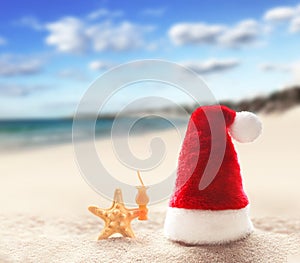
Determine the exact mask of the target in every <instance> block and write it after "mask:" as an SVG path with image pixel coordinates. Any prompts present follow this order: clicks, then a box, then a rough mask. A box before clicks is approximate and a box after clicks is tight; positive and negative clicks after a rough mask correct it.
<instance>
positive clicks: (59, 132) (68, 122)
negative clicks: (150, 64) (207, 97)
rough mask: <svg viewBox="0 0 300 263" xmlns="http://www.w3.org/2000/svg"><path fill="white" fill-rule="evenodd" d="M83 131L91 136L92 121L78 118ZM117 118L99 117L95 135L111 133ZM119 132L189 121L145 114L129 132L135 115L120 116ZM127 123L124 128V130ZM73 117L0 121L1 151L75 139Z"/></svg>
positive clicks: (83, 135) (140, 131)
mask: <svg viewBox="0 0 300 263" xmlns="http://www.w3.org/2000/svg"><path fill="white" fill-rule="evenodd" d="M79 121H80V122H81V123H80V127H82V128H81V131H80V134H81V136H80V139H81V140H88V139H90V133H89V132H88V131H87V130H88V129H87V127H89V125H90V121H87V120H84V119H83V120H79ZM114 121H115V119H114V118H104V119H98V120H97V121H96V125H95V138H100V137H108V136H111V131H112V127H113V123H114ZM118 122H119V126H120V127H121V129H119V134H122V133H124V135H125V134H128V133H129V134H130V135H135V134H144V133H147V132H153V131H159V130H165V129H174V126H176V127H181V126H184V125H186V124H187V119H185V118H174V117H172V118H168V120H166V119H163V118H161V117H145V118H141V119H139V120H138V121H137V122H136V123H135V124H134V125H133V126H132V128H131V129H130V131H128V129H127V126H128V125H127V124H128V123H129V122H133V117H122V118H120V119H118ZM122 123H123V124H124V125H123V126H124V130H123V129H122ZM72 126H73V120H72V119H21V120H0V152H1V151H13V150H20V149H28V148H32V147H41V146H45V145H56V144H62V143H67V142H72Z"/></svg>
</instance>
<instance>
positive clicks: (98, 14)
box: [87, 8, 124, 20]
mask: <svg viewBox="0 0 300 263" xmlns="http://www.w3.org/2000/svg"><path fill="white" fill-rule="evenodd" d="M123 14H124V13H123V11H121V10H115V11H111V10H108V9H106V8H100V9H98V10H96V11H93V12H91V13H89V14H88V15H87V19H89V20H96V19H98V18H103V17H110V18H113V17H120V16H123Z"/></svg>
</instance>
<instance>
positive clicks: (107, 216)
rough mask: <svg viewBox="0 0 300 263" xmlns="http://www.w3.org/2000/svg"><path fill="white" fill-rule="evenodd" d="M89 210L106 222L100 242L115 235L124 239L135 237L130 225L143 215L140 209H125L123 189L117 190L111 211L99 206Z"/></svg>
mask: <svg viewBox="0 0 300 263" xmlns="http://www.w3.org/2000/svg"><path fill="white" fill-rule="evenodd" d="M88 209H89V211H90V212H92V213H93V214H94V215H96V216H98V217H100V218H101V219H103V220H104V222H105V226H104V229H103V230H102V231H101V233H100V235H99V237H98V240H101V239H106V238H109V237H110V236H111V235H113V234H115V233H120V234H121V235H123V236H124V237H131V238H132V237H134V233H133V231H132V229H131V225H130V224H131V221H132V220H133V219H135V218H137V217H139V216H140V215H141V213H143V211H141V210H139V209H138V208H132V209H129V208H126V207H125V205H124V202H123V197H122V192H121V189H116V190H115V195H114V200H113V203H112V206H111V207H110V208H109V209H102V208H99V207H97V206H89V207H88Z"/></svg>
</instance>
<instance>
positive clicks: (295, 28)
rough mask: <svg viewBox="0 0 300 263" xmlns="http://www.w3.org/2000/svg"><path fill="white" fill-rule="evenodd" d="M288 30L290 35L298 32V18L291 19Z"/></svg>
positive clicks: (299, 26)
mask: <svg viewBox="0 0 300 263" xmlns="http://www.w3.org/2000/svg"><path fill="white" fill-rule="evenodd" d="M289 30H290V32H291V33H298V32H300V16H298V17H295V18H293V19H292V21H291V24H290V28H289Z"/></svg>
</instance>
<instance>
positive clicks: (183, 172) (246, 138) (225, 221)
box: [164, 106, 262, 244]
mask: <svg viewBox="0 0 300 263" xmlns="http://www.w3.org/2000/svg"><path fill="white" fill-rule="evenodd" d="M261 129H262V125H261V122H260V121H259V119H258V118H257V116H256V115H255V114H253V113H250V112H237V113H236V112H235V111H233V110H231V109H229V108H227V107H225V106H203V107H200V108H198V109H196V110H195V111H194V112H193V114H192V115H191V118H190V121H189V124H188V127H187V131H186V136H185V138H184V141H183V145H182V149H181V152H180V156H179V161H178V170H177V179H176V185H175V190H174V193H173V195H172V196H171V199H170V202H169V207H168V211H167V215H166V220H165V225H164V233H165V236H166V237H167V238H169V239H171V240H173V241H180V242H184V243H188V244H220V243H227V242H230V241H234V240H238V239H240V238H243V237H245V236H247V235H248V234H250V233H251V232H252V231H253V226H252V223H251V220H250V218H249V214H248V210H249V202H248V198H247V196H246V194H245V192H244V190H243V184H242V178H241V174H240V166H239V163H238V159H237V154H236V151H235V149H234V145H233V143H232V140H231V138H234V139H235V140H237V141H239V142H251V141H253V140H255V139H256V138H257V137H258V136H259V135H260V133H261Z"/></svg>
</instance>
